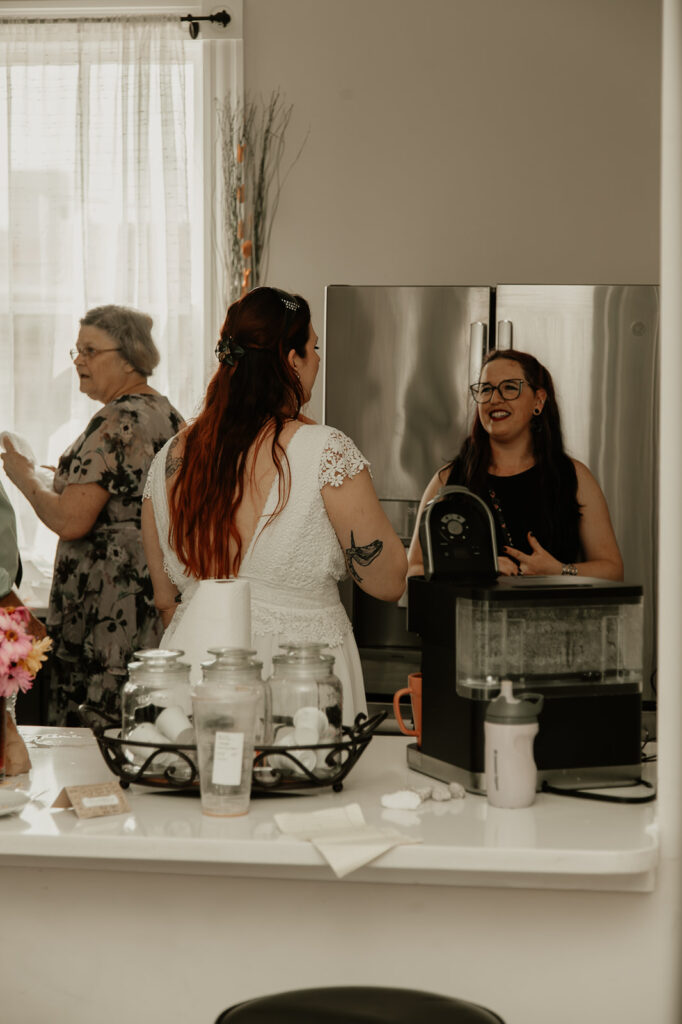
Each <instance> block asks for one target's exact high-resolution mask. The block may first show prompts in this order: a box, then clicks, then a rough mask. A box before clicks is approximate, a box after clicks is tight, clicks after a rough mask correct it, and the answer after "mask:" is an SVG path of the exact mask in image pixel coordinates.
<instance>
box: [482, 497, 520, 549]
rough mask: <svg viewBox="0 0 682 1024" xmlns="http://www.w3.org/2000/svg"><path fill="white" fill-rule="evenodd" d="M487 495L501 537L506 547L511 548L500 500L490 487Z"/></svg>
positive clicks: (511, 544) (511, 540)
mask: <svg viewBox="0 0 682 1024" xmlns="http://www.w3.org/2000/svg"><path fill="white" fill-rule="evenodd" d="M488 494H489V495H490V500H491V502H492V504H493V509H494V511H495V518H496V519H497V524H498V526H499V527H500V530H501V531H502V536H503V537H504V539H505V541H506V542H507V545H508V546H509V547H510V548H513V547H514V540H513V538H512V535H511V532H510V530H509V527H508V526H507V521H506V519H505V518H504V512H503V511H502V505H501V504H500V499H499V498H498V497H497V495H496V494H495V491H494V490H493V489H492V487H489V488H488Z"/></svg>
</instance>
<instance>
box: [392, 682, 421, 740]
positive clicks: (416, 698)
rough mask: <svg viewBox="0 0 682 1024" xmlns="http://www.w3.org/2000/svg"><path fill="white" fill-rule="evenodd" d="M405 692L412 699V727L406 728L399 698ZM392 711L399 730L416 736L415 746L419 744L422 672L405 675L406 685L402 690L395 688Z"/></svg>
mask: <svg viewBox="0 0 682 1024" xmlns="http://www.w3.org/2000/svg"><path fill="white" fill-rule="evenodd" d="M407 694H409V695H410V700H411V701H412V721H413V722H414V729H408V728H407V726H406V725H405V723H404V722H403V720H402V716H401V714H400V698H401V697H405V696H406V695H407ZM393 711H394V714H395V720H396V722H397V723H398V728H399V729H400V731H401V732H404V733H405V735H406V736H416V737H417V746H418V747H419V746H421V742H422V674H421V672H412V673H411V674H410V675H409V676H408V677H407V686H406V687H404V688H403V689H402V690H397V691H396V693H394V694H393Z"/></svg>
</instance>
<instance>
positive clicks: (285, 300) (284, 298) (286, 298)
mask: <svg viewBox="0 0 682 1024" xmlns="http://www.w3.org/2000/svg"><path fill="white" fill-rule="evenodd" d="M273 291H275V292H277V297H278V298H279V301H280V302H281V303H282V305H283V306H286V308H287V309H290V310H291V312H292V313H295V312H296V310H297V309H300V308H301V303H300V302H297V300H296V299H293V298H292V297H291V295H289V294H288V292H283V291H282V289H281V288H273Z"/></svg>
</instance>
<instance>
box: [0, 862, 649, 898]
mask: <svg viewBox="0 0 682 1024" xmlns="http://www.w3.org/2000/svg"><path fill="white" fill-rule="evenodd" d="M385 856H388V855H385ZM0 864H1V865H2V866H3V867H12V868H23V869H26V870H34V869H36V868H38V869H42V870H45V869H56V870H71V871H112V872H116V873H119V872H131V873H139V874H156V875H158V874H162V875H190V876H193V877H195V878H197V877H223V878H240V879H267V880H268V881H281V882H286V881H313V882H335V883H337V884H348V883H354V882H357V883H359V884H367V883H370V884H380V885H391V884H392V885H402V884H409V885H426V886H430V885H434V886H441V887H446V888H481V889H490V888H499V889H536V890H552V891H571V892H575V891H583V892H584V891H591V892H632V893H650V892H653V890H654V888H655V884H656V870H655V869H651V870H649V871H643V872H641V873H637V874H624V875H623V874H590V873H587V872H585V873H582V874H578V873H567V874H562V875H557V874H550V873H542V872H534V871H525V872H522V871H519V872H516V873H509V872H502V871H476V870H473V869H472V870H458V871H451V870H438V869H434V870H428V871H425V870H422V869H415V868H411V869H410V868H405V867H387V866H386V865H385V864H384V863H383V862H381V859H377V860H376V861H375V862H374V863H372V864H368V865H366V866H365V867H364V868H360V869H358V870H357V871H353V872H351V874H349V875H347V876H346V877H345V878H337V877H336V876H335V875H334V872H333V871H332V869H331V868H330V867H329V865H327V864H326V863H324V862H323V861H322V860H320V861H318V862H317V863H314V864H312V863H311V864H284V863H282V862H281V861H280V862H278V863H271V864H234V863H231V862H230V861H221V862H218V861H206V862H204V863H199V862H197V861H196V860H189V861H187V860H184V861H183V860H175V861H172V860H167V859H165V860H163V861H156V860H135V859H132V858H130V859H127V860H120V859H112V858H107V857H101V858H91V859H84V858H83V857H82V856H77V857H66V856H65V857H60V858H59V859H50V858H46V857H36V856H35V855H31V856H26V855H24V854H19V855H16V854H15V855H12V854H8V855H3V856H0Z"/></svg>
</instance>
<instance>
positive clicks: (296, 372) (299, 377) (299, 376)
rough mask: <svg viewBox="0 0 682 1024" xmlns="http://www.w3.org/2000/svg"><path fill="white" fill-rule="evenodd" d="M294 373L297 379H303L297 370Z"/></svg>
mask: <svg viewBox="0 0 682 1024" xmlns="http://www.w3.org/2000/svg"><path fill="white" fill-rule="evenodd" d="M294 373H295V374H296V377H297V379H298V380H300V379H301V375H300V373H299V372H298V370H297V369H294Z"/></svg>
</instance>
